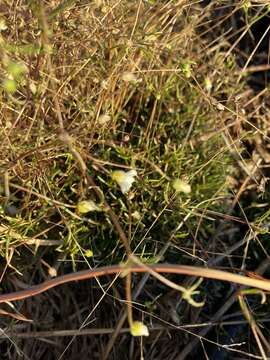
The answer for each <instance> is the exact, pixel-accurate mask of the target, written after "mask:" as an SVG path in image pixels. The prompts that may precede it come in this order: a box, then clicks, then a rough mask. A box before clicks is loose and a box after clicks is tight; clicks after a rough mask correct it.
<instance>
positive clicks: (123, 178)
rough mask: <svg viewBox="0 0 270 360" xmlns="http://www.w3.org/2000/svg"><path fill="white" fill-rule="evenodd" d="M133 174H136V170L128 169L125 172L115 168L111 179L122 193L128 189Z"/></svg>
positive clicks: (133, 178)
mask: <svg viewBox="0 0 270 360" xmlns="http://www.w3.org/2000/svg"><path fill="white" fill-rule="evenodd" d="M135 176H137V171H136V170H129V171H127V172H125V171H122V170H116V171H114V172H113V173H112V179H113V180H114V181H115V182H117V184H118V185H119V186H120V189H121V191H122V193H123V194H125V193H126V192H128V191H129V189H130V188H131V185H132V184H133V182H134V181H135Z"/></svg>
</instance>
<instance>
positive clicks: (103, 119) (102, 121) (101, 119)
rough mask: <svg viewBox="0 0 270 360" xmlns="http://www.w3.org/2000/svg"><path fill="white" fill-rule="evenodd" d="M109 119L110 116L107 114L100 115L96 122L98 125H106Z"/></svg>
mask: <svg viewBox="0 0 270 360" xmlns="http://www.w3.org/2000/svg"><path fill="white" fill-rule="evenodd" d="M110 121H111V117H110V115H107V114H103V115H100V116H99V118H98V123H99V124H100V125H106V124H107V123H108V122H110Z"/></svg>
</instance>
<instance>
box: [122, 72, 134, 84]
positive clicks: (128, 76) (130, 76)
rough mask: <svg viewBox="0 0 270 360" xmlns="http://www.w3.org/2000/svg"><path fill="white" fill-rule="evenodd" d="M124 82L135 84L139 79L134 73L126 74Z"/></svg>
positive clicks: (123, 78)
mask: <svg viewBox="0 0 270 360" xmlns="http://www.w3.org/2000/svg"><path fill="white" fill-rule="evenodd" d="M122 80H123V81H125V82H131V83H135V82H136V81H137V77H136V76H135V75H134V74H133V73H132V72H125V73H124V74H123V75H122Z"/></svg>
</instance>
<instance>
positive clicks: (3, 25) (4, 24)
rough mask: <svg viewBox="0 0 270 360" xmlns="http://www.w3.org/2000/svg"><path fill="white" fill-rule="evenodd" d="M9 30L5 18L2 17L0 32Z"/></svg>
mask: <svg viewBox="0 0 270 360" xmlns="http://www.w3.org/2000/svg"><path fill="white" fill-rule="evenodd" d="M5 30H7V25H6V23H5V20H4V19H0V32H1V31H5Z"/></svg>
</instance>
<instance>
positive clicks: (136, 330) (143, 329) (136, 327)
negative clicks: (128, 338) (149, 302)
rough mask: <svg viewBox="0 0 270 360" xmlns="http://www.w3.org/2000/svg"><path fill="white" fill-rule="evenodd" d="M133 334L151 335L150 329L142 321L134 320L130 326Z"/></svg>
mask: <svg viewBox="0 0 270 360" xmlns="http://www.w3.org/2000/svg"><path fill="white" fill-rule="evenodd" d="M130 333H131V335H132V336H149V330H148V328H147V326H146V325H144V323H142V322H141V321H134V322H133V323H132V325H131V328H130Z"/></svg>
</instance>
